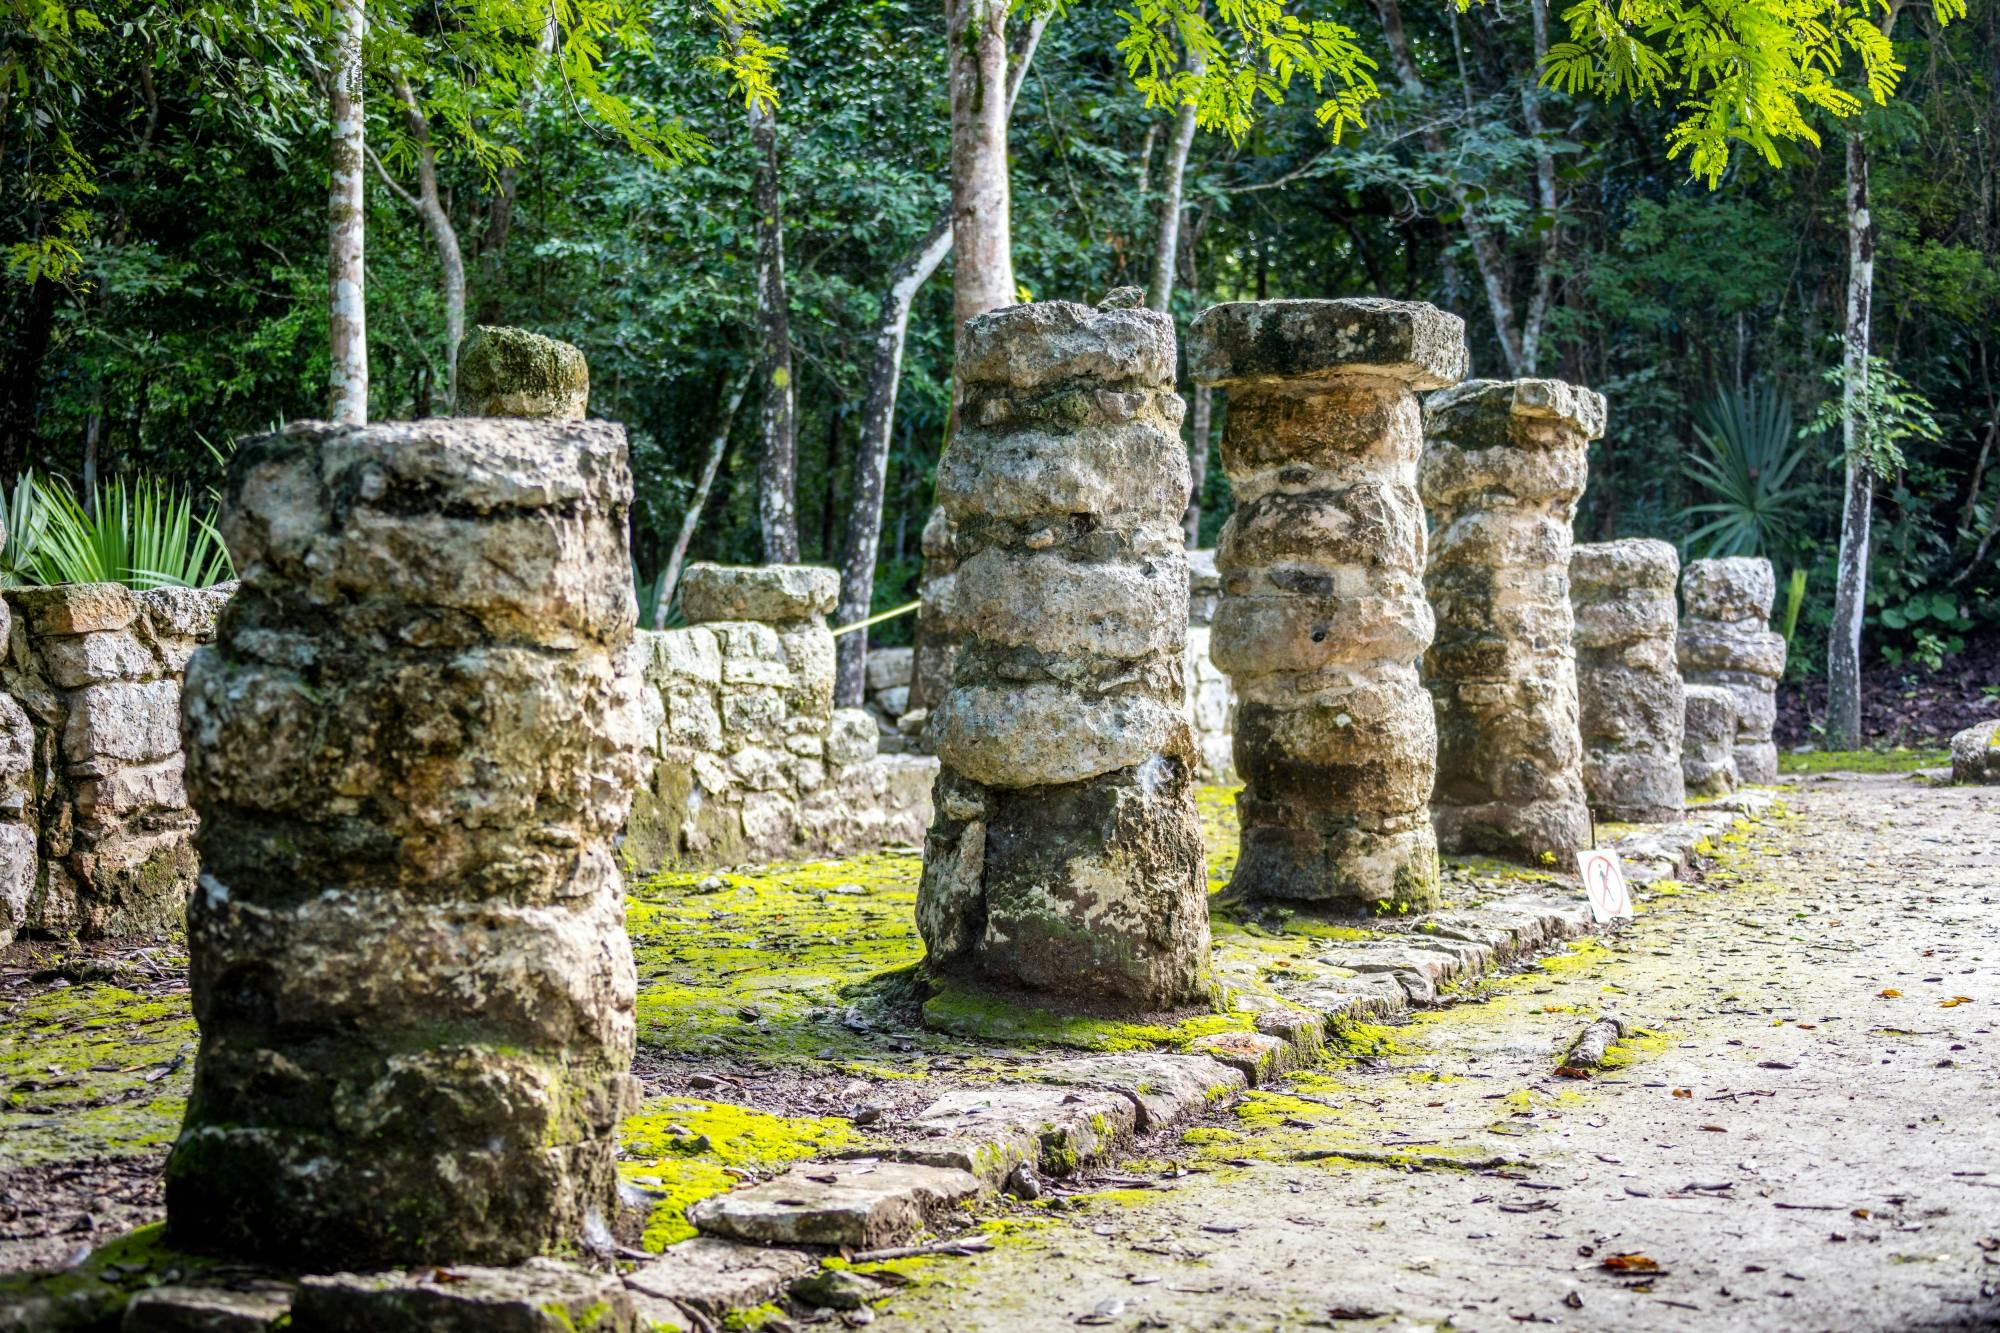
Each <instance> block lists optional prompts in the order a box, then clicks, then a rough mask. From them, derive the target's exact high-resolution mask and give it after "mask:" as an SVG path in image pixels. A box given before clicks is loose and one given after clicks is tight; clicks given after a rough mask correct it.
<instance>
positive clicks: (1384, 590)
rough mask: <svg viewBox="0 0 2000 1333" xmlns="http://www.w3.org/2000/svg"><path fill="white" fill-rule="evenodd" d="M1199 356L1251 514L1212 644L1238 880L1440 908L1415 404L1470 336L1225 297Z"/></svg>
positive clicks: (1351, 308) (1343, 898) (1419, 321)
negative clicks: (1421, 668) (1233, 795)
mask: <svg viewBox="0 0 2000 1333" xmlns="http://www.w3.org/2000/svg"><path fill="white" fill-rule="evenodd" d="M1189 348H1190V350H1189V363H1190V365H1191V366H1192V367H1193V368H1194V374H1195V375H1196V377H1197V378H1198V379H1200V380H1202V381H1203V382H1205V383H1212V384H1216V385H1220V386H1223V387H1226V388H1227V389H1228V391H1229V414H1228V417H1227V419H1226V425H1225V428H1224V432H1223V438H1222V463H1223V467H1224V468H1225V469H1226V470H1227V472H1228V473H1229V478H1230V482H1231V485H1232V486H1233V487H1234V489H1235V492H1236V497H1237V508H1236V510H1235V512H1234V513H1233V514H1232V515H1231V517H1230V519H1229V521H1228V523H1227V524H1226V525H1225V527H1224V529H1223V532H1222V536H1221V539H1220V541H1219V543H1218V545H1217V548H1216V557H1215V562H1216V568H1217V570H1218V573H1219V575H1220V581H1221V587H1220V596H1219V598H1218V601H1217V604H1216V608H1215V620H1214V624H1213V627H1212V628H1211V631H1210V652H1211V654H1212V655H1213V657H1214V660H1215V664H1216V665H1217V666H1218V667H1220V668H1221V669H1222V670H1223V671H1225V672H1227V673H1228V674H1229V676H1230V678H1231V681H1232V684H1233V685H1234V687H1235V692H1236V696H1237V699H1236V716H1235V726H1234V733H1235V744H1234V753H1235V767H1236V771H1237V773H1238V775H1239V776H1240V777H1241V778H1242V780H1243V783H1244V789H1243V794H1242V795H1241V797H1240V798H1239V799H1238V809H1239V813H1240V815H1241V818H1242V825H1243V843H1242V853H1241V856H1240V859H1239V860H1238V862H1237V866H1236V872H1235V875H1234V877H1233V879H1232V880H1231V888H1232V890H1233V891H1235V892H1237V893H1240V894H1243V895H1244V896H1246V897H1253V898H1289V899H1309V900H1313V901H1318V902H1323V903H1327V904H1329V905H1332V906H1335V907H1345V908H1353V909H1367V908H1371V907H1374V906H1376V905H1380V904H1395V905H1399V906H1403V907H1410V908H1421V907H1428V906H1431V905H1433V904H1435V902H1436V900H1437V893H1438V869H1437V848H1436V842H1435V838H1434V836H1433V834H1432V831H1431V826H1430V820H1429V817H1428V814H1427V812H1426V806H1427V803H1428V802H1429V800H1430V794H1431V784H1432V779H1433V776H1434V772H1435V768H1434V765H1435V759H1436V736H1435V729H1434V725H1433V722H1432V717H1431V704H1430V699H1429V697H1428V696H1427V695H1426V694H1425V693H1424V689H1423V686H1422V684H1421V683H1420V682H1419V680H1418V678H1417V669H1416V664H1417V660H1418V658H1419V657H1420V656H1421V655H1422V653H1423V651H1424V648H1425V646H1426V645H1428V644H1429V643H1430V640H1431V632H1432V619H1431V612H1430V608H1429V607H1428V606H1427V605H1426V604H1425V601H1424V595H1423V584H1422V579H1423V569H1424V547H1425V531H1424V512H1423V506H1422V504H1421V503H1420V502H1419V500H1418V497H1417V486H1416V481H1417V477H1416V469H1417V457H1418V454H1419V452H1420V451H1421V450H1422V447H1423V434H1422V428H1421V415H1420V410H1419V404H1418V400H1417V391H1418V390H1419V389H1426V388H1435V387H1437V386H1439V385H1443V384H1450V383H1453V382H1455V381H1456V380H1457V379H1458V378H1459V376H1460V375H1462V374H1463V373H1464V367H1465V326H1464V323H1463V321H1461V320H1460V319H1459V318H1458V317H1457V316H1455V315H1447V314H1445V313H1443V312H1442V311H1439V310H1437V309H1435V308H1434V307H1432V306H1428V305H1423V304H1420V303H1407V302H1395V301H1381V300H1372V299H1369V300H1346V301H1272V302H1259V303H1232V304H1228V305H1221V306H1215V307H1213V308H1211V309H1209V310H1207V311H1204V312H1203V314H1202V315H1201V317H1200V318H1199V319H1197V320H1196V321H1195V323H1194V326H1193V329H1192V330H1191V331H1190V335H1189Z"/></svg>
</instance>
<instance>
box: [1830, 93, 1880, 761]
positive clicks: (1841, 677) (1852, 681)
mask: <svg viewBox="0 0 2000 1333" xmlns="http://www.w3.org/2000/svg"><path fill="white" fill-rule="evenodd" d="M1874 289H1875V232H1874V225H1873V222H1872V220H1871V219H1870V218H1869V216H1868V149H1867V146H1866V144H1865V143H1864V142H1863V140H1862V137H1861V132H1860V129H1859V127H1856V128H1854V129H1851V130H1850V131H1849V132H1848V136H1847V336H1846V339H1845V342H1844V344H1843V353H1842V369H1843V371H1844V374H1843V376H1842V384H1841V391H1840V442H1841V446H1842V449H1843V451H1844V452H1845V453H1846V455H1847V478H1846V485H1845V488H1844V491H1843V495H1842V500H1841V507H1840V563H1839V565H1838V566H1837V567H1836V578H1835V583H1834V592H1833V626H1832V628H1831V629H1830V630H1829V631H1828V633H1827V643H1826V734H1825V735H1824V736H1823V737H1822V738H1821V741H1822V744H1823V745H1824V746H1825V747H1826V748H1827V749H1829V750H1852V749H1854V748H1855V746H1856V745H1857V744H1859V742H1860V739H1861V624H1862V621H1863V619H1864V618H1865V617H1866V615H1867V602H1868V529H1869V520H1870V518H1871V512H1870V511H1871V509H1872V507H1873V504H1874V498H1875V470H1874V466H1873V462H1872V457H1873V456H1872V454H1871V453H1870V450H1869V446H1870V444H1871V443H1872V442H1871V441H1870V440H1869V439H1868V421H1867V409H1868V334H1869V320H1870V315H1871V309H1870V307H1871V306H1872V304H1873V301H1874V294H1875V290H1874Z"/></svg>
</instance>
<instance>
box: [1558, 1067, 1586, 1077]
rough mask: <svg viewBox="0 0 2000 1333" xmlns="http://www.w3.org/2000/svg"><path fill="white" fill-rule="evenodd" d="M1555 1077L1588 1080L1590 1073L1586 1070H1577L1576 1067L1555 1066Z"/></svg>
mask: <svg viewBox="0 0 2000 1333" xmlns="http://www.w3.org/2000/svg"><path fill="white" fill-rule="evenodd" d="M1556 1077H1557V1078H1589V1077H1590V1071H1589V1070H1588V1069H1578V1068H1577V1067H1576V1066H1575V1065H1557V1066H1556Z"/></svg>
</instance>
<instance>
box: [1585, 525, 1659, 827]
mask: <svg viewBox="0 0 2000 1333" xmlns="http://www.w3.org/2000/svg"><path fill="white" fill-rule="evenodd" d="M1680 572H1681V561H1680V555H1679V553H1678V552H1676V551H1675V550H1674V548H1673V545H1672V544H1671V543H1669V542H1663V541H1654V540H1651V539H1649V538H1643V537H1635V538H1627V539H1626V540H1624V541H1613V542H1587V543H1584V544H1582V545H1579V546H1576V547H1574V548H1572V549H1571V551H1570V557H1569V587H1570V604H1571V607H1572V609H1573V610H1574V611H1575V615H1576V634H1575V643H1576V691H1577V721H1578V725H1579V728H1580V730H1581V733H1582V736H1583V788H1584V791H1585V793H1586V794H1588V796H1589V797H1590V808H1591V810H1592V812H1593V813H1594V814H1595V815H1596V817H1597V818H1599V819H1602V820H1617V821H1621V822H1625V823H1639V824H1662V823H1668V822H1671V821H1674V820H1678V819H1679V818H1680V817H1681V814H1682V811H1683V809H1684V807H1685V806H1686V804H1687V790H1686V783H1685V779H1684V778H1683V775H1682V767H1681V733H1682V730H1683V726H1684V722H1683V718H1684V713H1685V709H1686V699H1685V696H1684V693H1683V689H1682V684H1681V671H1680V666H1679V663H1678V661H1677V659H1676V657H1675V646H1674V639H1675V632H1676V629H1677V628H1678V625H1679V619H1680V617H1679V613H1678V608H1677V605H1676V603H1675V601H1674V587H1675V585H1676V584H1677V583H1679V581H1680Z"/></svg>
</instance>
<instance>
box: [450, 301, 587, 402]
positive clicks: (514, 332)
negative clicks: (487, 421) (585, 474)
mask: <svg viewBox="0 0 2000 1333" xmlns="http://www.w3.org/2000/svg"><path fill="white" fill-rule="evenodd" d="M589 402H590V368H589V367H588V366H587V365H585V364H584V360H583V353H582V352H579V351H577V350H576V348H574V347H572V346H570V345H569V344H568V343H565V342H557V341H556V340H555V339H554V338H544V337H543V336H542V335H541V334H539V333H529V332H528V331H527V330H526V329H507V328H493V327H491V326H489V325H486V324H480V325H476V326H474V328H473V330H472V332H470V333H468V334H466V335H465V341H464V342H462V343H460V344H459V345H458V415H460V416H462V417H535V418H541V419H548V420H556V421H581V420H583V414H584V409H585V408H586V407H587V406H588V405H589Z"/></svg>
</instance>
